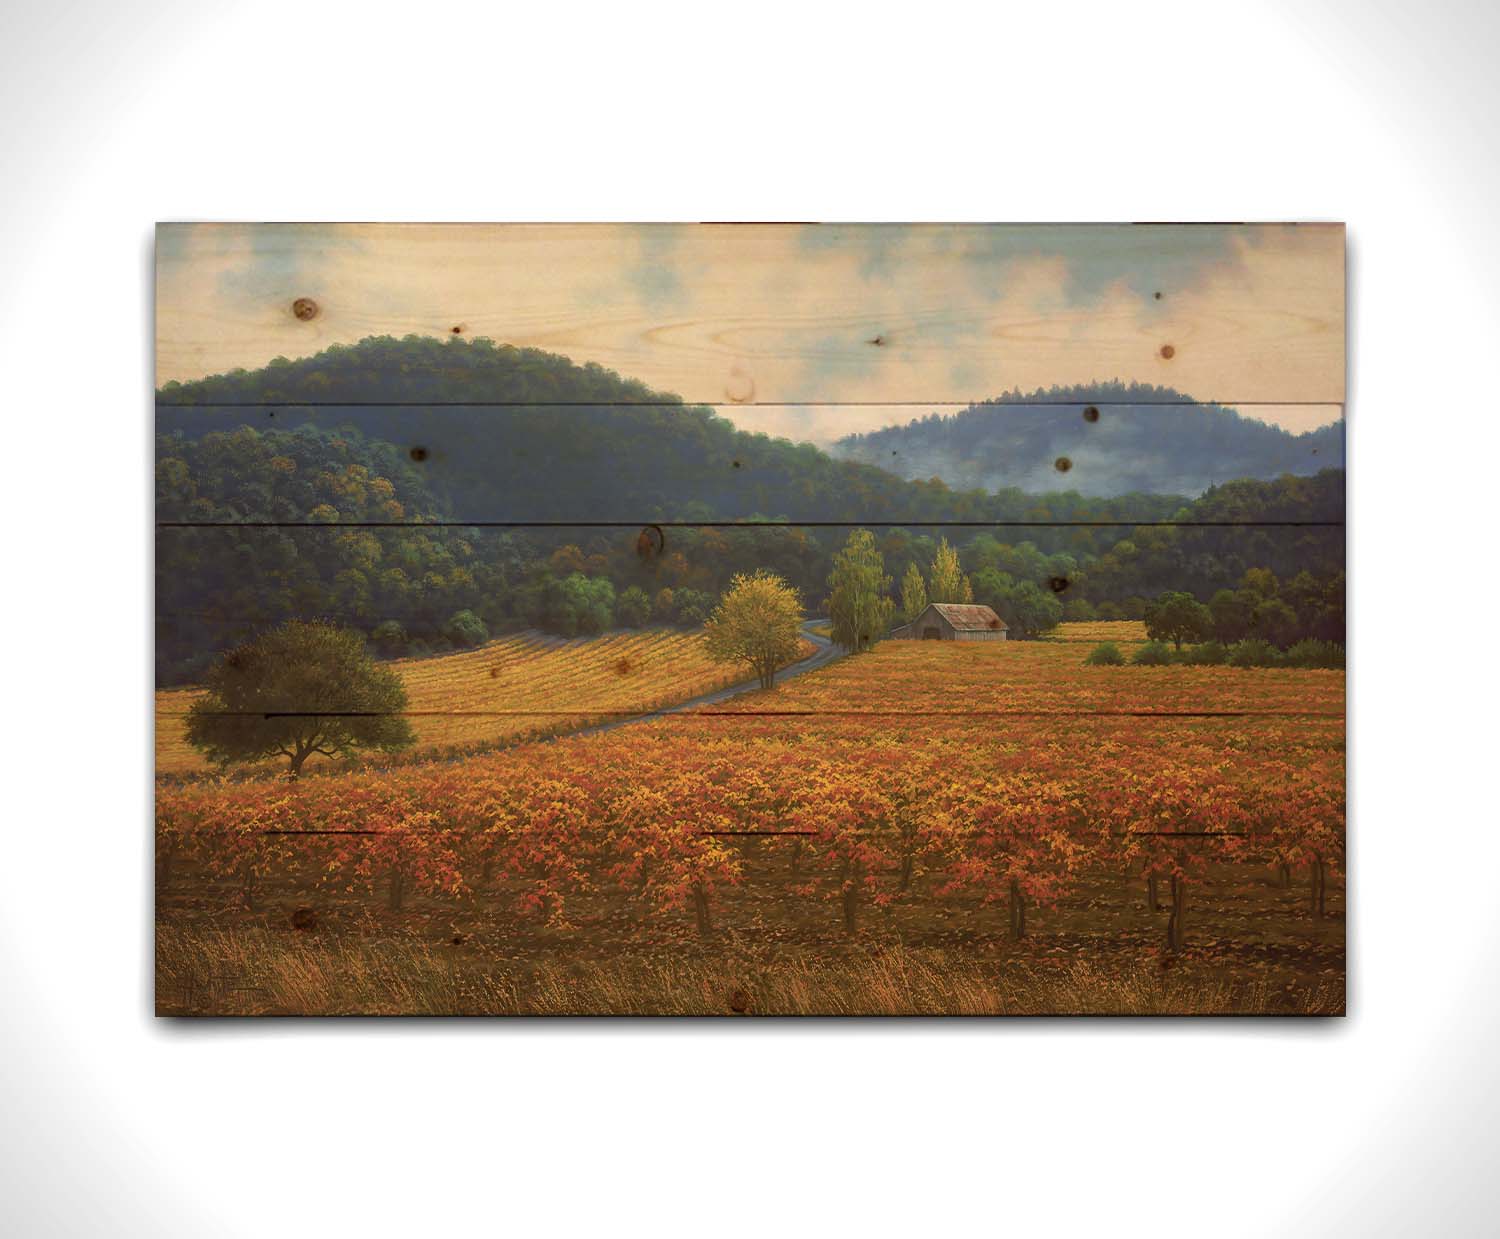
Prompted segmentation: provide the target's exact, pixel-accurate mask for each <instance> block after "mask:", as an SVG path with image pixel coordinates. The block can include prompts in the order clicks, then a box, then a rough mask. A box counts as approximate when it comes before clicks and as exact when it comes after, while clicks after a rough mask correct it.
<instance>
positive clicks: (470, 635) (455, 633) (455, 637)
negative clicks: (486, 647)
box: [443, 611, 490, 648]
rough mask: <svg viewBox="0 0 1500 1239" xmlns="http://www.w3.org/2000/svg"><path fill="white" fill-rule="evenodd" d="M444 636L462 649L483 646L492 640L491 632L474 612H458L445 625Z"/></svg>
mask: <svg viewBox="0 0 1500 1239" xmlns="http://www.w3.org/2000/svg"><path fill="white" fill-rule="evenodd" d="M443 636H445V637H447V638H448V640H449V641H451V642H453V644H454V645H456V646H459V647H460V648H462V647H464V646H470V645H483V644H484V643H485V642H486V641H488V640H489V639H490V630H489V629H488V628H486V627H485V623H484V621H483V620H482V619H480V618H479V616H477V615H475V614H474V612H472V611H458V612H456V613H455V614H454V615H453V617H452V618H451V619H449V621H448V622H447V623H446V624H444V625H443Z"/></svg>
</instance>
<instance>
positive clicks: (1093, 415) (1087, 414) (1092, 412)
mask: <svg viewBox="0 0 1500 1239" xmlns="http://www.w3.org/2000/svg"><path fill="white" fill-rule="evenodd" d="M1083 420H1084V421H1086V422H1097V421H1098V420H1099V409H1098V406H1096V405H1092V404H1091V405H1089V407H1088V408H1086V409H1084V411H1083Z"/></svg>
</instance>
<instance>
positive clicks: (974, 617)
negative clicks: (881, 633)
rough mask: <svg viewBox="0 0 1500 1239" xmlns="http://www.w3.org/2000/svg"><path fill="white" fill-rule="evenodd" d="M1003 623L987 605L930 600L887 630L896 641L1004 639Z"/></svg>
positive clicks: (1004, 629) (1004, 627)
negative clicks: (906, 620)
mask: <svg viewBox="0 0 1500 1239" xmlns="http://www.w3.org/2000/svg"><path fill="white" fill-rule="evenodd" d="M1006 631H1007V629H1006V624H1005V621H1004V620H1003V619H1001V618H1000V617H999V616H998V615H996V614H995V612H994V611H993V610H992V609H991V608H990V607H980V606H973V605H970V604H964V603H957V602H930V603H928V604H927V610H925V611H923V612H922V614H921V615H919V616H917V618H916V619H914V620H912V622H911V623H910V624H902V625H901V626H900V627H899V628H893V629H891V637H892V639H894V640H897V641H1004V640H1005V634H1006Z"/></svg>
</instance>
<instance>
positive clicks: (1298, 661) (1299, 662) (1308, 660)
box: [1285, 641, 1344, 670]
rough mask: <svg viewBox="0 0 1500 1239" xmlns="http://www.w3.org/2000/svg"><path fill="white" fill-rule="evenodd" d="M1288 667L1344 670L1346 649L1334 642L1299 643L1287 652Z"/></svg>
mask: <svg viewBox="0 0 1500 1239" xmlns="http://www.w3.org/2000/svg"><path fill="white" fill-rule="evenodd" d="M1285 658H1286V665H1287V666H1288V667H1304V668H1313V667H1321V668H1324V669H1327V670H1336V669H1340V670H1341V669H1342V668H1343V666H1344V647H1343V646H1342V645H1339V644H1337V643H1336V642H1333V641H1299V642H1297V644H1296V645H1294V646H1292V648H1291V649H1289V650H1288V651H1287V652H1286V656H1285Z"/></svg>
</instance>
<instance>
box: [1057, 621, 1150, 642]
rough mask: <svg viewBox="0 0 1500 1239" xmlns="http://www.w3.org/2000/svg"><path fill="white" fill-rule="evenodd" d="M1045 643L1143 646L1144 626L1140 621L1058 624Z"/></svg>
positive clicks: (1144, 637)
mask: <svg viewBox="0 0 1500 1239" xmlns="http://www.w3.org/2000/svg"><path fill="white" fill-rule="evenodd" d="M1043 639H1044V640H1047V641H1087V642H1089V643H1091V644H1092V643H1095V642H1099V641H1113V642H1115V643H1116V644H1117V645H1118V644H1126V645H1130V644H1136V643H1141V644H1144V642H1145V640H1146V625H1145V623H1144V622H1142V621H1141V620H1075V621H1073V622H1072V623H1068V624H1059V625H1058V626H1057V627H1056V628H1054V629H1053V630H1052V631H1051V632H1050V633H1049V634H1048V635H1047V636H1046V637H1045V638H1043Z"/></svg>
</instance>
